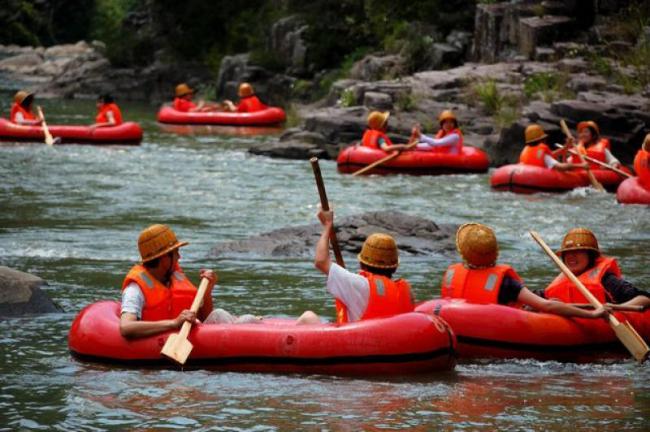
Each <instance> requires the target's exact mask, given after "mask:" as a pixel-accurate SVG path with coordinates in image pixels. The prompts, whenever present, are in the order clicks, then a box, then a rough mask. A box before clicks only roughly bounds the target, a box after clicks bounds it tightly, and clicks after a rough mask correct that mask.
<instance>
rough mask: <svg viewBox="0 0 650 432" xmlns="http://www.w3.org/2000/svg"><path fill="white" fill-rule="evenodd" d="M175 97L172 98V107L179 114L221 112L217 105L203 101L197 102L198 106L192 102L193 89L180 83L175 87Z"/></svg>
mask: <svg viewBox="0 0 650 432" xmlns="http://www.w3.org/2000/svg"><path fill="white" fill-rule="evenodd" d="M174 93H175V95H176V97H175V98H174V103H173V104H172V107H173V108H174V109H175V110H176V111H181V112H209V111H221V106H219V105H218V104H211V103H207V102H205V101H203V100H201V101H199V103H198V104H195V103H194V102H192V99H194V89H192V88H191V87H190V86H188V85H187V84H185V83H181V84H179V85H177V86H176V89H175V91H174Z"/></svg>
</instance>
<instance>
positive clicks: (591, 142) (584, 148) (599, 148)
mask: <svg viewBox="0 0 650 432" xmlns="http://www.w3.org/2000/svg"><path fill="white" fill-rule="evenodd" d="M577 130H578V145H577V146H576V150H578V151H579V152H580V153H581V154H583V155H587V156H589V157H590V158H592V159H596V160H598V161H600V162H603V163H606V164H607V165H610V166H612V167H614V168H620V167H621V162H620V161H619V160H618V159H616V157H614V155H613V154H612V152H611V151H610V148H611V145H610V143H609V140H608V139H607V138H601V137H600V129H599V128H598V125H597V124H596V123H595V122H593V121H583V122H580V123H578V127H577ZM566 144H567V148H570V147H572V146H573V145H574V140H573V138H571V137H567V142H566ZM568 160H569V162H574V163H579V162H580V159H579V158H578V156H575V155H570V156H569V158H568ZM589 167H590V168H591V169H601V167H600V166H599V165H597V164H595V163H589Z"/></svg>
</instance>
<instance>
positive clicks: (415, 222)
mask: <svg viewBox="0 0 650 432" xmlns="http://www.w3.org/2000/svg"><path fill="white" fill-rule="evenodd" d="M335 225H336V231H337V238H338V240H339V244H340V246H341V249H342V250H343V251H345V252H347V253H354V254H357V253H359V251H360V250H361V246H362V244H363V242H364V240H365V239H366V237H367V236H368V235H370V234H372V233H374V232H383V233H387V234H390V235H392V236H393V237H395V240H396V241H397V246H398V248H399V250H400V254H401V255H402V256H404V255H411V256H430V255H437V254H444V255H451V254H453V253H454V250H455V245H454V236H455V232H456V229H457V227H456V226H455V225H446V224H445V225H442V224H441V225H439V224H436V223H435V222H433V221H431V220H429V219H425V218H421V217H418V216H411V215H408V214H405V213H401V212H396V211H378V212H369V213H363V214H360V215H354V216H348V217H344V218H340V219H337V220H336V221H335ZM321 230H322V227H321V225H320V224H311V225H302V226H297V227H287V228H280V229H277V230H274V231H270V232H267V233H263V234H258V235H255V236H252V237H250V238H248V239H246V240H237V241H232V242H224V243H219V244H217V245H215V247H214V248H213V249H212V250H211V251H210V256H211V257H230V256H240V255H255V256H273V257H285V256H289V257H311V256H313V253H314V247H315V245H316V242H317V241H318V239H319V237H320V234H321Z"/></svg>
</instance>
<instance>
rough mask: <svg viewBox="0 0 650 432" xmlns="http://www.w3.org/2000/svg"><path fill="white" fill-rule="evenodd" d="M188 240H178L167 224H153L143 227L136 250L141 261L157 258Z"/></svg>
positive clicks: (186, 243)
mask: <svg viewBox="0 0 650 432" xmlns="http://www.w3.org/2000/svg"><path fill="white" fill-rule="evenodd" d="M188 244H189V243H188V242H181V241H178V239H177V238H176V234H174V231H172V230H171V228H169V227H168V226H167V225H162V224H155V225H151V226H150V227H149V228H146V229H144V230H143V231H142V232H141V233H140V237H138V250H139V251H140V256H141V257H142V262H143V263H146V262H148V261H151V260H154V259H156V258H159V257H161V256H163V255H165V254H166V253H169V252H171V251H173V250H174V249H178V248H179V247H181V246H186V245H188Z"/></svg>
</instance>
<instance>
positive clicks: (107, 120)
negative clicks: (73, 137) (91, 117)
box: [90, 94, 123, 128]
mask: <svg viewBox="0 0 650 432" xmlns="http://www.w3.org/2000/svg"><path fill="white" fill-rule="evenodd" d="M122 123H123V121H122V111H120V107H118V106H117V104H116V103H115V99H113V96H111V95H110V94H105V95H102V96H100V97H98V98H97V117H95V123H94V124H92V125H90V127H92V128H97V127H109V126H119V125H121V124H122Z"/></svg>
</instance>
